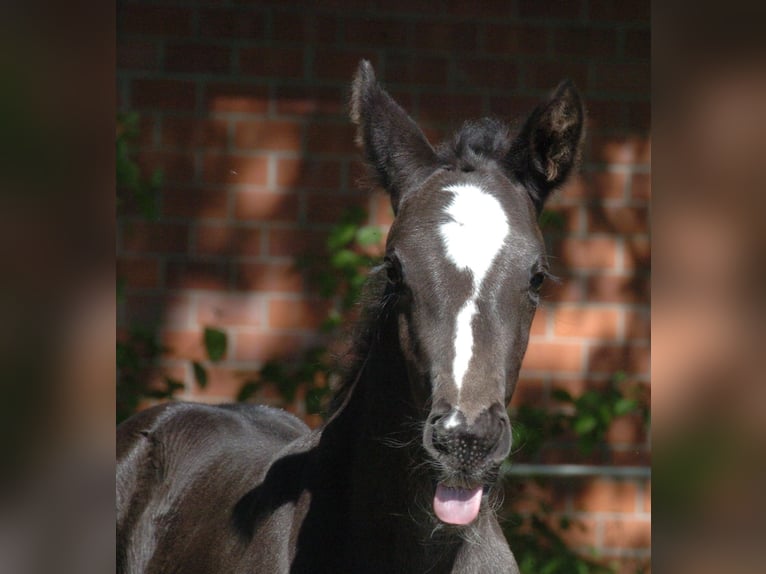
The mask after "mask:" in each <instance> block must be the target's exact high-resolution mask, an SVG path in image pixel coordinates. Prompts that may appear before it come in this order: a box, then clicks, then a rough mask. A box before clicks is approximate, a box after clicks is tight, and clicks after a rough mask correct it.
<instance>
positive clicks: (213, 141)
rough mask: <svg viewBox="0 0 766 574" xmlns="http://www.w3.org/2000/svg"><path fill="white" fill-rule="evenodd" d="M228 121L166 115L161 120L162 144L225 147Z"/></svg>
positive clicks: (175, 146)
mask: <svg viewBox="0 0 766 574" xmlns="http://www.w3.org/2000/svg"><path fill="white" fill-rule="evenodd" d="M227 129H228V122H226V121H224V120H215V119H206V118H189V117H176V116H168V117H165V118H163V120H162V144H163V145H164V146H167V147H171V148H181V149H188V148H199V147H205V148H225V147H226V141H227V139H228V136H227Z"/></svg>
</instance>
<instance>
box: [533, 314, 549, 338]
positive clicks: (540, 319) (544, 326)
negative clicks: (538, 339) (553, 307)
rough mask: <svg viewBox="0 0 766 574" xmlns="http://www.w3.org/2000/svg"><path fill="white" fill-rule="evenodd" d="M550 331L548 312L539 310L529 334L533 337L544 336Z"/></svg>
mask: <svg viewBox="0 0 766 574" xmlns="http://www.w3.org/2000/svg"><path fill="white" fill-rule="evenodd" d="M547 331H548V310H547V309H544V308H542V307H541V308H539V309H538V310H537V312H536V313H535V316H534V318H533V319H532V327H531V328H530V330H529V334H530V335H533V336H543V335H545V334H546V333H547Z"/></svg>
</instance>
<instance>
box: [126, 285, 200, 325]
mask: <svg viewBox="0 0 766 574" xmlns="http://www.w3.org/2000/svg"><path fill="white" fill-rule="evenodd" d="M126 315H127V319H128V324H130V325H146V326H151V327H157V326H159V327H162V328H163V329H187V328H189V325H190V321H191V320H192V301H191V298H190V297H189V296H188V295H185V294H177V295H169V294H167V293H163V294H161V295H153V294H131V295H129V296H128V298H127V304H126Z"/></svg>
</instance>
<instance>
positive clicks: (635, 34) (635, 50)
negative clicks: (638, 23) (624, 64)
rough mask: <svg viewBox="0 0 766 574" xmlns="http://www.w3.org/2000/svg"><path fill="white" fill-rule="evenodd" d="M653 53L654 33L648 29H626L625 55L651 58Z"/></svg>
mask: <svg viewBox="0 0 766 574" xmlns="http://www.w3.org/2000/svg"><path fill="white" fill-rule="evenodd" d="M651 53H652V35H651V32H650V31H649V30H648V29H645V30H625V56H626V57H628V58H640V59H643V60H649V59H650V57H651Z"/></svg>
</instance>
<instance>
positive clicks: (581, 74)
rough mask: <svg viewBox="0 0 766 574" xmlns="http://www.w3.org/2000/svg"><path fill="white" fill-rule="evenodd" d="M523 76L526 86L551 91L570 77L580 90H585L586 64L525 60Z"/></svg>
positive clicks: (586, 78)
mask: <svg viewBox="0 0 766 574" xmlns="http://www.w3.org/2000/svg"><path fill="white" fill-rule="evenodd" d="M523 76H524V85H525V86H527V87H528V88H536V89H539V90H549V91H553V89H554V88H556V86H558V85H559V83H561V82H562V81H563V80H565V79H570V80H572V81H573V82H574V83H575V85H576V86H577V87H578V88H579V89H580V90H585V89H586V87H587V80H588V66H587V64H585V63H579V62H561V61H545V62H527V63H526V65H525V66H524V70H523Z"/></svg>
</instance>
